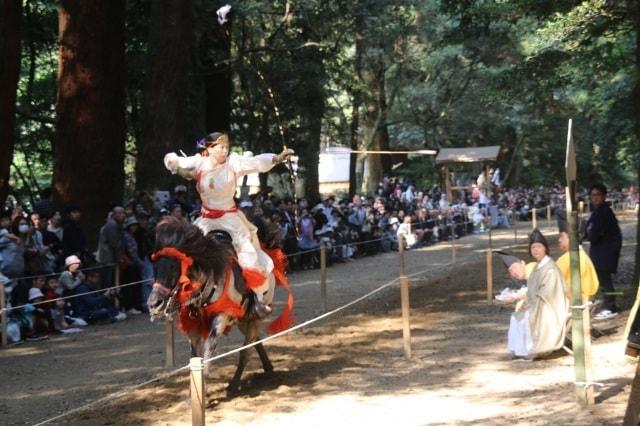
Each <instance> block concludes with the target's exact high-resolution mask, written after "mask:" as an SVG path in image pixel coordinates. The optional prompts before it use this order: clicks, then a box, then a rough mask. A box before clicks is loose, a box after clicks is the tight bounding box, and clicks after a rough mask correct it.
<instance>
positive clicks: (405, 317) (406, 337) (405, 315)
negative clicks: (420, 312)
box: [398, 235, 411, 359]
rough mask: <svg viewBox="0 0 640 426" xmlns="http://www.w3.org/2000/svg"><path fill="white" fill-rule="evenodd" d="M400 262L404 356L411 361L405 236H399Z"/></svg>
mask: <svg viewBox="0 0 640 426" xmlns="http://www.w3.org/2000/svg"><path fill="white" fill-rule="evenodd" d="M398 260H399V266H400V303H401V306H402V343H403V347H404V356H405V358H407V359H411V323H410V319H409V277H407V275H406V273H405V268H404V266H405V265H404V236H403V235H399V236H398Z"/></svg>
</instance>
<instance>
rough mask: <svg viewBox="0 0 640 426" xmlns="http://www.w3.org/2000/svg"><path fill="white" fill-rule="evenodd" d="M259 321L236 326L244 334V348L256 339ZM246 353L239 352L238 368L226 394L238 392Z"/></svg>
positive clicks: (245, 351)
mask: <svg viewBox="0 0 640 426" xmlns="http://www.w3.org/2000/svg"><path fill="white" fill-rule="evenodd" d="M259 324H260V322H259V321H257V320H254V321H249V322H246V323H244V324H238V328H240V330H241V331H242V332H243V333H244V344H243V346H246V345H248V344H250V343H253V342H255V341H256V339H257V338H258V325H259ZM247 356H248V351H247V350H246V349H243V350H241V351H240V357H239V359H238V366H237V367H236V372H235V374H234V375H233V378H232V379H231V381H230V382H229V387H228V388H227V394H229V395H234V394H236V393H238V392H239V391H240V378H241V377H242V373H243V372H244V369H245V367H246V366H247V360H248V358H247Z"/></svg>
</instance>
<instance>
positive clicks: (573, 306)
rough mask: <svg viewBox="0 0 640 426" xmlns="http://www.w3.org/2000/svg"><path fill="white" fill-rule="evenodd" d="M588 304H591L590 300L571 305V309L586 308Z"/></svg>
mask: <svg viewBox="0 0 640 426" xmlns="http://www.w3.org/2000/svg"><path fill="white" fill-rule="evenodd" d="M589 306H593V303H592V302H587V303H585V304H583V305H571V309H586V308H588V307H589Z"/></svg>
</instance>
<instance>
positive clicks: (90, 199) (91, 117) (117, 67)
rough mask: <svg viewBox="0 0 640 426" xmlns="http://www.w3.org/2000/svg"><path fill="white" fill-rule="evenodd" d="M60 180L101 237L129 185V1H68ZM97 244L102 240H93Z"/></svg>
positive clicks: (63, 195)
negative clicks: (126, 150)
mask: <svg viewBox="0 0 640 426" xmlns="http://www.w3.org/2000/svg"><path fill="white" fill-rule="evenodd" d="M59 37H60V62H59V66H58V99H57V104H56V112H57V127H56V136H55V145H54V174H53V185H54V192H55V200H56V202H57V203H58V204H66V203H69V202H74V203H77V204H78V205H79V206H80V207H81V208H82V210H83V223H84V225H85V228H86V230H87V236H88V237H89V238H90V239H93V238H95V237H96V236H97V229H98V227H99V226H100V225H101V224H102V223H103V222H104V218H105V216H106V214H107V211H108V210H109V208H110V207H111V205H112V203H120V202H122V196H123V186H124V135H125V122H124V105H125V93H124V84H125V64H124V0H92V1H72V0H62V1H61V2H60V9H59ZM90 242H94V241H90Z"/></svg>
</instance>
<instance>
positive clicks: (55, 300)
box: [0, 279, 152, 314]
mask: <svg viewBox="0 0 640 426" xmlns="http://www.w3.org/2000/svg"><path fill="white" fill-rule="evenodd" d="M147 281H152V279H146V280H140V281H132V282H130V283H126V284H119V285H114V286H112V287H107V288H101V289H99V290H93V291H87V292H86V293H80V294H72V295H71V296H63V297H58V298H56V299H49V300H43V301H42V302H34V303H25V304H24V305H18V306H12V307H10V308H0V314H2V313H3V312H5V311H6V312H11V311H14V310H16V309H21V308H24V307H25V306H27V305H31V306H37V305H44V304H46V303H52V302H57V301H58V300H67V299H74V298H76V297H80V296H85V295H87V294H94V293H101V292H105V291H108V290H113V289H114V288H124V287H129V286H132V285H137V284H140V283H144V282H147Z"/></svg>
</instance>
